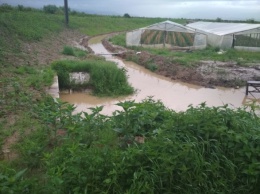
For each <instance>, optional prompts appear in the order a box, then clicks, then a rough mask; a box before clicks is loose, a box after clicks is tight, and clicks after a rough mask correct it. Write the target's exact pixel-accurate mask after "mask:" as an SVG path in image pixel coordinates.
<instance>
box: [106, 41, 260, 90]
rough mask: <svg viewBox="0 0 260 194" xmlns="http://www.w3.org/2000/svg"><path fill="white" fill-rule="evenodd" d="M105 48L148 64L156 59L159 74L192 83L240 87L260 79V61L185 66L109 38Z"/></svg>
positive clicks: (139, 62)
mask: <svg viewBox="0 0 260 194" xmlns="http://www.w3.org/2000/svg"><path fill="white" fill-rule="evenodd" d="M103 45H104V46H105V48H106V49H107V50H109V51H111V52H122V54H119V55H118V56H119V57H121V58H123V59H130V60H131V59H134V60H135V62H136V63H137V64H139V65H142V66H144V67H146V66H147V64H149V62H150V61H153V63H154V64H156V66H157V70H156V71H155V72H156V73H158V74H160V75H163V76H166V77H169V78H171V79H173V80H180V81H182V82H187V83H192V84H196V85H200V86H205V87H212V88H214V87H215V86H224V87H234V88H239V87H240V86H244V85H245V83H246V81H248V80H260V64H251V65H250V66H248V67H241V66H239V65H237V63H236V62H232V61H229V62H219V61H200V64H199V65H197V66H196V67H189V68H188V67H184V66H182V65H179V64H177V63H173V62H172V60H170V59H169V58H167V57H162V56H157V55H152V54H150V53H148V52H146V51H143V52H139V53H136V52H135V51H132V50H127V49H125V48H123V47H118V46H115V45H112V44H111V43H110V42H108V41H107V40H104V41H103Z"/></svg>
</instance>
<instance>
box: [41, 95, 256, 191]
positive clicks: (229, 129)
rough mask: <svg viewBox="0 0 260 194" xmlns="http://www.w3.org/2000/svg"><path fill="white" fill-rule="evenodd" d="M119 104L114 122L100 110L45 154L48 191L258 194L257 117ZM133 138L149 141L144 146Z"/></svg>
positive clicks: (152, 104)
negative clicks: (81, 134) (103, 115)
mask: <svg viewBox="0 0 260 194" xmlns="http://www.w3.org/2000/svg"><path fill="white" fill-rule="evenodd" d="M118 105H119V106H121V107H122V108H123V111H117V112H115V113H114V116H113V117H111V118H110V119H108V118H104V117H102V115H99V114H98V112H95V113H94V114H93V115H88V114H86V118H85V119H83V122H82V123H81V124H82V125H80V126H79V125H78V128H77V129H74V130H73V131H71V133H70V138H67V141H66V143H64V144H63V145H62V146H60V147H57V148H56V149H55V150H54V151H53V152H52V153H50V154H47V155H45V157H44V161H45V163H46V167H47V168H46V169H47V171H48V180H47V183H46V185H48V187H49V189H50V190H52V191H60V192H61V193H64V192H65V193H73V192H77V193H83V192H84V191H88V192H90V193H102V192H104V191H106V193H177V194H178V193H241V194H243V193H245V194H246V193H255V194H257V193H259V188H258V185H259V175H260V164H259V162H258V159H257V158H259V157H260V154H259V153H260V150H259V149H260V148H259V146H258V145H259V139H260V131H259V127H258V126H259V124H260V120H259V118H258V117H255V116H253V115H252V114H250V113H248V112H246V111H244V110H241V109H239V110H236V111H234V110H231V109H229V108H227V107H226V106H223V107H218V108H208V107H206V106H205V104H201V105H200V106H199V107H197V108H194V107H190V108H189V109H188V110H187V111H186V112H182V113H175V112H173V111H170V110H167V109H166V108H165V107H164V106H163V105H162V104H161V103H160V102H155V101H153V100H151V99H148V100H145V101H144V102H142V103H135V102H132V101H128V102H122V103H119V104H118ZM101 118H103V119H101ZM93 119H94V121H93ZM92 121H93V124H94V123H95V125H94V126H95V130H91V128H93V126H90V122H91V123H92ZM112 129H115V130H116V131H117V132H119V134H118V138H115V136H114V135H112V134H111V130H112ZM249 130H250V131H249ZM80 131H81V132H80ZM74 133H79V134H80V133H86V134H91V135H88V136H85V135H84V136H85V138H84V141H83V139H82V136H80V135H77V137H76V136H74V135H73V134H74ZM101 134H102V135H101ZM100 135H101V136H100ZM136 136H142V137H144V143H140V142H138V141H136V140H135V137H136ZM105 137H106V138H105ZM72 139H73V140H72ZM121 141H124V143H125V144H124V145H125V146H122V143H120V142H121ZM60 166H62V172H61V171H60V170H61V169H60Z"/></svg>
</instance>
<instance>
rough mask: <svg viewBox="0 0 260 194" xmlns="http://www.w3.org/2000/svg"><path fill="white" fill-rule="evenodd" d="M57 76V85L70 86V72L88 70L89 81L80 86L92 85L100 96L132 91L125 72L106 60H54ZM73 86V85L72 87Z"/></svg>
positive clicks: (53, 65) (66, 87)
mask: <svg viewBox="0 0 260 194" xmlns="http://www.w3.org/2000/svg"><path fill="white" fill-rule="evenodd" d="M52 67H53V69H54V70H55V71H56V72H57V75H58V77H59V86H60V88H62V89H68V88H71V87H72V86H73V85H75V84H73V83H71V81H70V79H69V73H70V72H88V73H89V74H90V81H89V83H87V84H83V85H82V86H78V87H79V88H80V87H92V88H93V92H94V94H96V95H100V96H104V95H107V96H113V95H115V96H117V95H127V94H131V93H133V92H134V90H133V88H132V87H131V86H130V85H129V84H128V82H127V78H126V72H125V70H124V69H119V68H118V67H117V66H116V64H114V63H111V62H107V61H102V60H99V61H95V60H86V61H56V62H54V63H53V64H52ZM74 88H75V87H74Z"/></svg>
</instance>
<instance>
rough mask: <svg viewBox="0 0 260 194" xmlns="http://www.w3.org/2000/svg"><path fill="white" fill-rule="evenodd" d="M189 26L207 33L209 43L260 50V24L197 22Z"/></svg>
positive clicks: (225, 47)
mask: <svg viewBox="0 0 260 194" xmlns="http://www.w3.org/2000/svg"><path fill="white" fill-rule="evenodd" d="M187 26H188V27H190V28H193V29H194V30H197V31H199V32H201V33H205V34H207V44H208V45H211V46H214V47H219V48H221V49H228V48H235V49H239V50H251V51H260V24H247V23H220V22H195V23H191V24H188V25H187Z"/></svg>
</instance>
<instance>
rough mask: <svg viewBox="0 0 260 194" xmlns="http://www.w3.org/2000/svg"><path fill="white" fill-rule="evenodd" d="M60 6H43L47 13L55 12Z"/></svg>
mask: <svg viewBox="0 0 260 194" xmlns="http://www.w3.org/2000/svg"><path fill="white" fill-rule="evenodd" d="M58 9H59V8H58V7H57V6H56V5H45V6H43V11H44V12H45V13H50V14H55V13H56V12H57V11H58Z"/></svg>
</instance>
